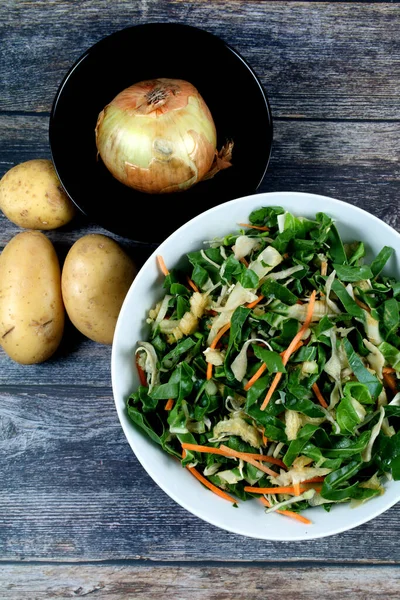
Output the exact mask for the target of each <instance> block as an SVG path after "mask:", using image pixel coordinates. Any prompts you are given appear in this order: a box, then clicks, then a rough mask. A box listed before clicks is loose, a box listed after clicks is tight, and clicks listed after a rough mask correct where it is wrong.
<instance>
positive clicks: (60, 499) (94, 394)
mask: <svg viewBox="0 0 400 600" xmlns="http://www.w3.org/2000/svg"><path fill="white" fill-rule="evenodd" d="M0 481H1V486H0V562H1V561H10V560H23V561H29V560H42V561H43V560H47V561H68V562H76V561H85V560H86V561H91V560H95V561H98V560H120V559H133V560H137V559H139V558H141V559H149V560H160V561H178V560H181V561H229V562H231V561H245V562H252V561H292V560H307V561H310V560H311V561H320V562H323V563H325V562H326V561H329V560H331V561H335V562H337V561H342V562H354V563H361V564H362V563H365V562H369V563H376V564H384V563H397V564H399V563H400V554H399V552H398V538H399V536H400V505H397V506H395V507H393V508H391V509H389V510H388V511H387V512H386V513H385V514H383V515H381V516H379V517H377V518H376V519H374V520H373V521H370V522H369V523H366V524H364V525H362V526H360V527H357V528H355V529H353V530H351V531H348V532H346V533H343V534H340V535H337V536H332V537H329V538H323V539H317V540H313V541H309V542H296V543H291V542H285V543H279V542H269V541H263V540H256V539H250V538H245V537H242V536H238V535H235V534H232V533H229V532H227V531H224V530H220V529H218V528H216V527H215V526H213V525H210V524H208V523H206V522H204V521H202V520H200V519H199V518H198V517H195V516H193V515H192V514H190V513H189V512H187V511H186V510H184V509H183V508H182V507H181V506H180V505H178V504H177V503H176V502H174V501H173V500H172V499H171V498H170V497H169V496H168V495H167V494H166V493H165V492H163V491H162V490H161V489H160V488H158V486H157V485H156V484H155V483H154V482H153V480H152V479H151V478H150V477H149V476H148V475H147V473H146V472H145V470H144V469H143V467H142V466H141V465H140V463H139V462H138V461H137V459H136V457H135V456H134V454H133V453H132V451H131V448H130V446H129V444H128V442H127V440H126V438H125V436H124V433H123V431H122V429H121V427H120V424H119V420H118V416H117V413H116V410H115V407H114V401H113V398H112V394H111V390H110V389H109V388H105V389H104V390H101V389H95V388H91V387H87V388H77V387H75V388H70V387H68V386H54V387H51V386H49V387H48V388H44V387H42V388H36V389H34V388H32V386H26V385H25V386H24V385H22V383H21V384H20V385H19V386H18V389H16V390H8V391H7V390H6V389H4V388H0ZM284 518H285V517H282V519H284ZM0 572H1V568H0ZM78 587H79V586H78ZM0 589H1V586H0ZM310 589H311V588H310ZM0 596H1V594H0Z"/></svg>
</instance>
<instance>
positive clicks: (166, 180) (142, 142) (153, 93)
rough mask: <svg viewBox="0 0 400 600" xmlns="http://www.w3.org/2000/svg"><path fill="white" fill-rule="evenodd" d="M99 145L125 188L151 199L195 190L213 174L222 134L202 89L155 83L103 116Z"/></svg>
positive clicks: (116, 102) (128, 93) (135, 89)
mask: <svg viewBox="0 0 400 600" xmlns="http://www.w3.org/2000/svg"><path fill="white" fill-rule="evenodd" d="M95 134H96V146H97V150H98V154H99V155H100V157H101V159H102V161H103V163H104V165H105V166H106V167H107V169H108V170H109V171H110V173H111V174H112V175H113V176H114V177H115V178H116V179H117V180H118V181H120V182H121V183H123V184H125V185H127V186H128V187H131V188H133V189H136V190H139V191H141V192H146V193H149V194H165V193H171V192H178V191H183V190H186V189H188V188H190V187H192V186H193V185H194V184H196V183H197V182H199V181H201V179H202V178H203V177H204V176H205V175H206V174H207V173H208V172H209V171H210V168H211V165H212V164H213V161H214V159H215V156H216V154H217V152H216V145H217V132H216V127H215V123H214V120H213V117H212V115H211V112H210V110H209V108H208V106H207V104H206V103H205V101H204V100H203V98H202V97H201V95H200V93H199V92H198V90H197V89H196V88H195V87H194V86H193V85H192V84H191V83H189V82H188V81H184V80H181V79H167V78H160V79H153V80H148V81H142V82H139V83H136V84H134V85H132V86H130V87H128V88H126V89H125V90H123V91H122V92H121V93H119V94H118V95H117V96H116V97H115V98H114V99H113V100H112V101H111V102H110V103H109V104H108V105H107V106H106V107H105V108H104V109H103V110H102V111H101V112H100V114H99V116H98V120H97V124H96V130H95Z"/></svg>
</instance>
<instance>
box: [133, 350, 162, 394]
mask: <svg viewBox="0 0 400 600" xmlns="http://www.w3.org/2000/svg"><path fill="white" fill-rule="evenodd" d="M142 351H144V352H145V353H146V361H145V363H144V370H145V372H146V374H147V373H148V374H149V375H150V382H149V393H150V392H151V390H152V389H153V388H154V386H155V385H158V383H159V371H158V369H157V360H158V359H157V353H156V351H155V348H154V346H153V345H152V344H150V343H149V342H138V348H137V349H136V351H135V354H137V353H138V352H142Z"/></svg>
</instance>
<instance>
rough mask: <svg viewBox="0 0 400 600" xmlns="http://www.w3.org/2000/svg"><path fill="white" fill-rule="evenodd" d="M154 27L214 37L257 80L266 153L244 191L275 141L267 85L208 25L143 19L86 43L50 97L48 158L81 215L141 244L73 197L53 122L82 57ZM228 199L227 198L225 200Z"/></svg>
mask: <svg viewBox="0 0 400 600" xmlns="http://www.w3.org/2000/svg"><path fill="white" fill-rule="evenodd" d="M154 27H161V28H163V29H168V28H176V29H181V30H182V31H193V32H196V35H199V36H204V37H206V38H207V37H208V38H209V39H210V40H213V42H214V43H215V44H220V46H221V48H222V47H225V48H226V49H227V51H228V52H229V53H230V54H231V55H233V56H235V57H236V59H237V60H238V61H239V62H240V63H242V65H243V67H244V69H245V70H247V71H248V73H249V75H250V76H251V77H252V79H253V81H254V83H255V84H256V87H257V91H258V93H259V94H260V97H261V98H262V102H263V104H264V106H265V115H266V119H265V123H266V135H265V145H266V157H265V162H264V165H263V167H262V173H261V172H260V174H259V175H258V181H256V182H255V183H253V184H252V185H253V186H254V189H249V191H248V192H247V194H249V195H250V194H254V193H256V192H257V191H258V190H259V187H260V185H261V183H262V182H263V180H264V178H265V176H266V173H267V170H268V167H269V164H270V161H271V155H272V150H273V145H274V119H273V115H272V109H271V103H270V100H269V97H268V94H267V92H266V89H265V88H264V86H263V84H262V83H261V79H260V77H259V76H258V74H257V73H256V71H255V70H254V68H253V67H252V66H251V65H250V63H249V62H248V61H247V60H246V59H245V58H244V57H243V55H242V54H241V53H240V52H239V51H238V50H237V49H236V48H235V47H234V46H232V45H231V44H230V43H228V42H226V41H225V40H224V39H223V38H222V37H220V35H219V34H216V33H213V32H211V31H209V30H207V29H203V28H202V27H198V26H195V25H190V24H187V23H181V22H179V21H167V22H163V21H150V22H143V23H137V24H134V25H129V26H127V27H122V28H120V29H117V30H115V31H112V32H111V33H109V34H107V35H105V36H104V37H102V38H100V39H99V40H97V41H96V42H94V43H93V44H92V45H91V46H89V47H87V48H86V50H84V51H83V52H82V53H81V54H80V55H79V56H78V58H76V60H75V61H74V62H73V63H72V64H71V65H70V66H69V67H68V69H67V71H66V72H65V74H64V76H63V77H62V79H61V81H60V83H59V85H58V87H57V89H56V92H55V94H54V97H53V100H52V104H51V109H50V116H49V122H48V133H47V135H48V140H49V148H50V157H51V161H52V163H53V166H54V169H55V172H56V174H57V177H58V179H59V181H60V183H61V185H62V187H63V189H64V191H65V193H66V194H67V196H68V197H69V198H70V200H71V201H72V202H73V204H74V205H75V206H76V208H77V209H78V210H79V212H80V213H81V214H82V215H84V216H85V217H86V218H88V219H89V220H90V221H92V222H93V223H95V224H98V225H100V226H101V227H103V228H104V229H106V230H107V231H109V232H111V233H114V234H116V235H120V236H122V237H125V238H127V239H129V238H130V239H132V240H134V241H137V242H138V243H141V244H143V243H146V242H145V241H143V240H142V239H136V238H135V237H134V236H132V237H131V236H129V235H127V234H125V233H124V231H122V232H121V231H118V227H116V228H115V227H112V228H109V227H108V225H107V216H104V215H103V216H101V217H100V218H98V217H97V216H96V214H97V213H96V208H95V209H94V210H93V209H92V208H89V209H88V206H87V205H86V204H85V203H84V202H82V201H81V200H80V197H78V198H77V197H74V194H73V193H72V191H71V189H69V186H67V182H66V177H65V174H63V173H62V168H61V165H60V163H59V161H58V159H57V158H56V149H55V148H56V137H55V127H56V122H57V107H58V104H59V102H60V99H61V97H62V95H63V93H64V91H65V88H66V86H67V85H68V82H69V80H70V79H71V78H72V77H73V76H74V74H75V71H76V70H77V68H78V67H79V65H80V64H81V63H82V62H83V61H85V59H86V58H87V57H88V56H90V55H91V54H93V53H95V52H98V51H99V50H101V48H102V47H103V46H106V45H107V44H110V43H112V41H113V40H117V39H118V37H119V36H121V35H127V34H128V33H129V32H131V33H132V34H134V33H135V32H137V31H139V30H142V31H145V30H146V29H149V30H151V29H152V28H154ZM57 153H58V151H57ZM199 183H200V182H199ZM227 201H228V202H229V201H230V200H227ZM89 206H90V205H89ZM211 208H213V207H211ZM196 216H197V215H196ZM162 241H164V240H162ZM151 243H161V242H157V241H154V240H153V241H152V242H151Z"/></svg>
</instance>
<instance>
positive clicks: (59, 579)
mask: <svg viewBox="0 0 400 600" xmlns="http://www.w3.org/2000/svg"><path fill="white" fill-rule="evenodd" d="M0 589H2V598H3V600H32V599H33V598H34V599H35V600H55V599H57V600H58V599H63V598H65V599H66V598H82V597H85V598H86V597H87V596H92V595H93V596H94V597H100V598H102V600H121V599H123V598H124V599H125V598H134V599H135V600H153V599H156V598H157V599H159V598H161V599H162V600H187V599H188V598H190V599H191V600H231V599H232V598H235V600H249V599H250V598H258V597H260V595H262V596H263V597H264V594H267V596H265V597H268V598H274V599H275V600H291V599H293V598H296V600H313V599H314V598H315V596H316V594H318V596H321V597H323V598H325V599H326V600H335V599H337V598H348V599H349V600H374V599H382V600H389V599H391V598H392V599H393V600H395V599H398V598H399V594H400V574H399V572H397V571H394V570H393V569H391V568H388V567H383V568H380V569H375V568H359V567H358V568H357V567H352V568H330V569H328V568H322V567H320V568H301V567H300V568H299V567H295V568H293V567H286V568H278V567H276V566H272V567H267V568H265V567H246V568H242V567H237V568H229V567H191V568H188V567H184V566H182V567H175V566H172V567H171V566H169V567H166V566H165V567H163V566H156V567H152V566H141V567H136V566H121V565H115V566H112V565H84V566H83V565H82V566H78V567H75V566H67V565H64V566H47V565H46V566H40V565H34V566H21V565H13V566H11V567H3V568H2V569H1V570H0ZM317 590H318V591H317Z"/></svg>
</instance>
